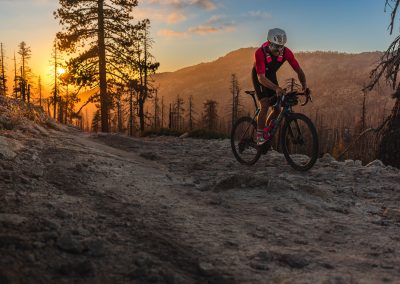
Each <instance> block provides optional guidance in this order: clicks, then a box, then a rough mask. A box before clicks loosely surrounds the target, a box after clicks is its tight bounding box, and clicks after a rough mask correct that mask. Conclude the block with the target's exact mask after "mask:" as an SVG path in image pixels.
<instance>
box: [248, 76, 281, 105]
mask: <svg viewBox="0 0 400 284" xmlns="http://www.w3.org/2000/svg"><path fill="white" fill-rule="evenodd" d="M252 73H253V74H252V79H253V80H252V81H253V86H254V90H255V91H256V95H257V99H258V100H261V99H263V98H270V100H269V101H270V105H274V104H276V99H277V98H276V93H275V91H274V90H271V89H268V88H266V87H264V86H263V85H261V84H260V82H258V77H257V73H256V69H255V68H253V72H252ZM269 79H270V80H271V81H272V82H274V83H275V84H277V85H278V81H277V80H276V78H269Z"/></svg>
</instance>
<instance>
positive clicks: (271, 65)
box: [252, 41, 300, 99]
mask: <svg viewBox="0 0 400 284" xmlns="http://www.w3.org/2000/svg"><path fill="white" fill-rule="evenodd" d="M268 45H269V41H267V42H265V43H264V44H263V45H262V46H261V47H260V48H258V49H257V50H256V53H255V62H254V67H253V72H252V77H253V78H252V79H253V85H254V89H255V91H256V93H257V96H258V98H259V99H260V98H262V97H270V96H273V95H275V92H274V91H273V90H270V89H268V88H266V87H264V86H262V85H261V84H260V82H259V81H258V76H257V75H259V74H265V77H267V79H269V80H270V81H272V82H273V83H274V84H276V85H278V79H277V77H276V72H278V70H279V68H281V66H282V65H283V63H285V62H286V61H287V62H289V64H290V66H292V68H293V70H295V71H298V70H299V69H300V65H299V63H298V62H297V60H296V58H295V57H294V54H293V52H292V51H291V50H290V49H289V48H287V47H284V48H283V50H282V52H281V53H280V54H279V55H278V56H274V55H272V54H271V53H270V52H269V49H268Z"/></svg>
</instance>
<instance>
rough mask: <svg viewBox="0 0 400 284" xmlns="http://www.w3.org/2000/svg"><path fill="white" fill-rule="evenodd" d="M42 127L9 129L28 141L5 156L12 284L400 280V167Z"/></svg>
mask: <svg viewBox="0 0 400 284" xmlns="http://www.w3.org/2000/svg"><path fill="white" fill-rule="evenodd" d="M39 132H40V133H39V134H35V135H27V134H24V133H13V132H10V133H7V134H5V136H8V140H7V141H6V142H7V143H8V145H10V144H11V143H12V142H13V143H14V142H15V143H17V142H18V143H20V144H21V145H19V146H18V145H17V146H18V147H17V146H15V147H14V148H12V149H14V153H15V154H16V156H15V157H12V156H13V155H12V153H11V154H10V153H8V155H9V156H7V157H5V156H4V155H3V158H2V159H0V171H1V175H0V193H1V194H0V208H1V209H0V254H1V255H2V257H1V258H0V283H27V282H32V283H40V282H42V283H49V282H57V283H60V282H61V283H71V282H75V283H87V282H89V283H125V282H127V283H380V282H392V283H396V282H399V281H400V265H399V263H400V255H399V252H400V243H399V241H400V237H399V235H400V234H399V233H400V211H399V204H400V185H399V184H400V175H399V171H398V170H396V169H392V168H390V167H384V166H382V165H380V164H379V162H375V163H374V164H372V165H370V166H368V167H363V166H361V165H359V164H358V163H357V162H356V163H355V162H354V161H347V162H346V163H339V162H336V161H334V160H332V159H330V157H328V156H327V157H324V158H323V159H320V160H319V161H318V162H317V164H316V166H315V168H313V169H312V170H311V171H310V172H308V173H298V172H294V171H293V170H291V169H290V167H289V166H287V165H286V163H285V161H284V158H283V157H282V156H281V155H280V154H279V153H276V152H271V153H268V154H267V155H266V156H264V157H263V158H262V159H261V160H260V161H259V163H258V164H257V166H256V167H247V166H242V165H240V164H238V163H236V162H235V160H234V159H233V156H232V154H231V153H230V149H229V143H228V141H226V140H225V141H203V140H193V139H178V138H165V137H163V138H150V139H134V138H128V137H125V136H120V135H94V136H89V135H87V134H83V133H80V132H78V131H74V130H71V129H69V130H68V131H63V132H60V131H55V130H46V131H39ZM46 132H47V133H46ZM0 137H1V136H0ZM0 142H1V141H0ZM0 145H1V143H0ZM0 150H1V149H0ZM0 156H1V155H0Z"/></svg>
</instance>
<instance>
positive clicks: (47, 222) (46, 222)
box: [42, 218, 60, 231]
mask: <svg viewBox="0 0 400 284" xmlns="http://www.w3.org/2000/svg"><path fill="white" fill-rule="evenodd" d="M42 223H43V225H44V226H46V227H47V228H50V229H51V230H54V231H57V230H58V229H59V228H60V226H59V225H58V224H57V223H56V222H54V221H52V220H50V219H47V218H43V219H42Z"/></svg>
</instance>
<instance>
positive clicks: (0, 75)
mask: <svg viewBox="0 0 400 284" xmlns="http://www.w3.org/2000/svg"><path fill="white" fill-rule="evenodd" d="M6 95H7V77H6V69H5V64H4V51H3V43H0V96H6Z"/></svg>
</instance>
